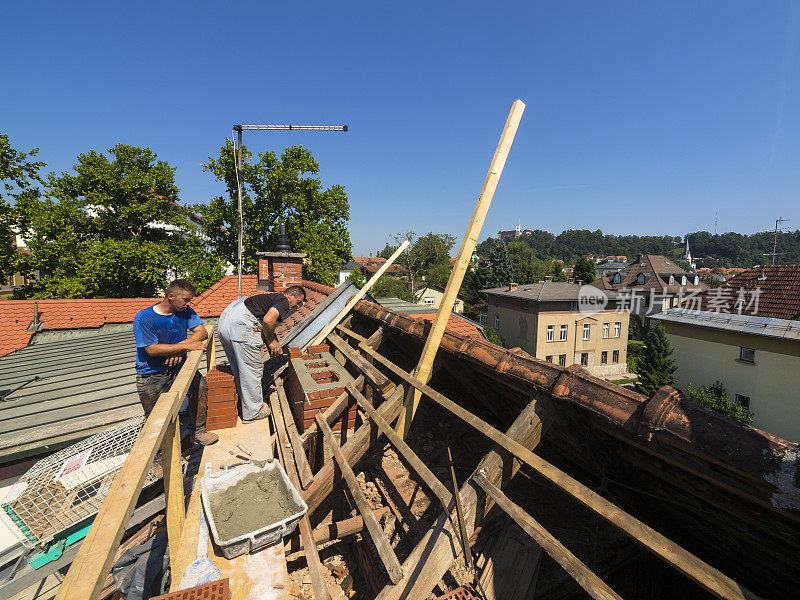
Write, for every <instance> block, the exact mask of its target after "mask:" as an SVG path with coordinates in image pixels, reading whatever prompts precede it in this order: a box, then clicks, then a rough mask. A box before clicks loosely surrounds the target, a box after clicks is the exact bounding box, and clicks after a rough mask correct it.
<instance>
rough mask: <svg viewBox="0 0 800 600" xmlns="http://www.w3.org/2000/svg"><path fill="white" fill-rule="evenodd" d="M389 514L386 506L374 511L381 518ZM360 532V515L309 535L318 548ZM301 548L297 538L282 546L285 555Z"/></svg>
mask: <svg viewBox="0 0 800 600" xmlns="http://www.w3.org/2000/svg"><path fill="white" fill-rule="evenodd" d="M390 512H391V509H390V508H389V507H388V506H382V507H380V508H378V509H376V510H375V516H376V517H377V518H381V517H383V516H384V515H385V514H388V513H390ZM362 531H364V519H363V517H361V516H360V515H357V516H355V517H351V518H349V519H344V520H342V521H334V522H332V523H328V524H327V525H322V526H320V527H317V528H316V529H315V530H314V531H312V532H311V533H312V537H313V538H314V544H316V545H317V546H319V545H320V544H324V543H326V542H330V541H331V540H341V539H342V538H346V537H349V536H351V535H355V534H357V533H361V532H362ZM303 547H304V546H303V541H302V540H301V539H299V538H298V537H297V536H292V537H291V538H290V539H289V541H288V542H286V544H284V550H285V551H286V553H287V554H291V553H292V552H299V551H300V550H302V549H303Z"/></svg>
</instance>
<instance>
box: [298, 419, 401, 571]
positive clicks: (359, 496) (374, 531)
mask: <svg viewBox="0 0 800 600" xmlns="http://www.w3.org/2000/svg"><path fill="white" fill-rule="evenodd" d="M315 418H316V420H317V424H318V425H319V428H320V431H321V432H322V435H324V436H325V441H326V442H328V445H329V446H330V448H331V451H332V452H333V457H334V459H335V460H336V462H337V463H339V468H340V469H341V470H342V477H344V481H345V483H346V484H347V487H348V488H349V490H350V495H351V496H352V497H353V500H354V501H355V503H356V506H357V507H358V512H359V513H361V516H362V517H363V518H364V525H365V526H366V528H367V531H369V535H370V537H371V538H372V541H373V543H374V544H375V549H376V550H377V551H378V556H379V557H380V559H381V562H383V566H384V568H385V569H386V572H387V573H388V574H389V579H390V580H391V581H392V583H397V582H398V581H400V578H401V577H402V576H403V569H402V567H400V561H398V560H397V555H396V554H395V553H394V549H393V548H392V545H391V544H390V543H389V538H388V537H386V532H385V531H384V530H383V529H382V528H381V525H380V523H378V519H376V518H375V513H373V512H372V507H370V505H369V502H367V499H366V498H365V497H364V492H362V491H361V487H360V486H359V485H358V480H357V479H356V474H355V473H353V469H351V468H350V465H349V464H348V462H347V458H346V457H345V455H344V454H342V449H341V448H340V447H339V443H338V442H337V441H336V438H335V437H333V431H331V428H330V425H328V423H326V422H325V419H323V418H322V415H320V414H319V413H317V415H316V416H315ZM303 543H304V544H305V543H311V542H306V540H303Z"/></svg>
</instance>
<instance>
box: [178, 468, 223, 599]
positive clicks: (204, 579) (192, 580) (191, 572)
mask: <svg viewBox="0 0 800 600" xmlns="http://www.w3.org/2000/svg"><path fill="white" fill-rule="evenodd" d="M210 474H211V463H210V462H207V463H206V464H205V468H204V469H203V476H204V477H205V476H207V475H210ZM199 529H200V531H199V533H198V534H197V558H196V559H195V560H193V561H192V562H190V563H189V565H188V566H187V567H186V570H185V571H184V572H183V577H181V582H180V584H179V585H178V589H181V590H185V589H187V588H191V587H195V586H198V585H202V584H204V583H211V582H212V581H217V580H219V577H220V571H219V569H218V568H217V565H215V564H214V561H212V560H211V559H210V558H208V521H206V513H205V511H204V510H203V507H202V506H201V507H200V528H199Z"/></svg>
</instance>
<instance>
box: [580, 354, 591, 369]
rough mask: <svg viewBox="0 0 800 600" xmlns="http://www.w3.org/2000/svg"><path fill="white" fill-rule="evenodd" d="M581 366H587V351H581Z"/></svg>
mask: <svg viewBox="0 0 800 600" xmlns="http://www.w3.org/2000/svg"><path fill="white" fill-rule="evenodd" d="M581 366H582V367H588V366H589V353H588V352H581Z"/></svg>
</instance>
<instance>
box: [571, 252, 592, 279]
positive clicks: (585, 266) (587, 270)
mask: <svg viewBox="0 0 800 600" xmlns="http://www.w3.org/2000/svg"><path fill="white" fill-rule="evenodd" d="M572 274H573V275H574V276H575V278H576V279H577V280H578V281H580V282H582V283H584V284H588V283H591V282H592V281H594V280H595V279H597V265H596V264H595V262H594V261H593V260H589V259H588V258H583V257H581V258H579V259H578V261H577V262H576V263H575V269H574V270H573V272H572Z"/></svg>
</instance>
